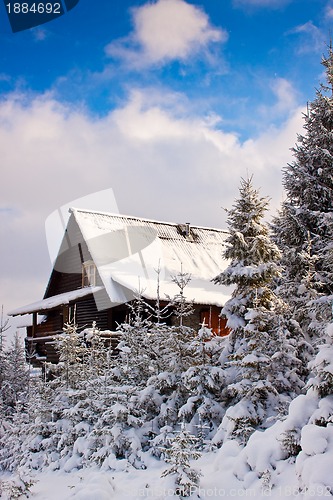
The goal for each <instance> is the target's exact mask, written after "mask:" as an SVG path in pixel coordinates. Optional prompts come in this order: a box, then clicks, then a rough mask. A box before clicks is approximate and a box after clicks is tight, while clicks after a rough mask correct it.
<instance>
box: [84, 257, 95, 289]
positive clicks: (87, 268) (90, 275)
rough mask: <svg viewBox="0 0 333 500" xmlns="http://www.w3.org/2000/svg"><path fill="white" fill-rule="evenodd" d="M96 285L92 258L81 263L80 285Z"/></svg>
mask: <svg viewBox="0 0 333 500" xmlns="http://www.w3.org/2000/svg"><path fill="white" fill-rule="evenodd" d="M95 285H96V266H95V264H94V263H93V261H92V260H88V261H87V262H84V263H83V264H82V287H85V286H95Z"/></svg>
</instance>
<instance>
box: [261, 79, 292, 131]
mask: <svg viewBox="0 0 333 500" xmlns="http://www.w3.org/2000/svg"><path fill="white" fill-rule="evenodd" d="M270 88H271V90H272V93H273V95H274V96H275V98H276V102H275V103H274V104H273V105H271V106H266V105H262V106H261V107H260V112H261V114H262V116H263V117H265V120H266V121H268V120H270V121H271V122H272V121H274V119H276V118H278V117H281V116H282V117H283V116H288V115H290V114H292V113H293V112H294V111H295V108H297V92H296V90H295V88H294V87H293V85H292V84H291V82H289V81H288V80H286V79H285V78H275V79H274V80H273V81H272V82H271V83H270Z"/></svg>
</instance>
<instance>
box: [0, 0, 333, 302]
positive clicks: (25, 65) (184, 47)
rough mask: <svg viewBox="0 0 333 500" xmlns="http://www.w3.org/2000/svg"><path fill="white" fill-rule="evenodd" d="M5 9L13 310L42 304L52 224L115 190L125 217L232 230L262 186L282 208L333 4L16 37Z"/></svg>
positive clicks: (86, 13)
mask: <svg viewBox="0 0 333 500" xmlns="http://www.w3.org/2000/svg"><path fill="white" fill-rule="evenodd" d="M96 4H98V6H97V7H96ZM0 7H1V8H0V46H1V50H0V61H1V67H0V155H1V169H2V182H1V184H2V195H1V206H0V218H1V226H0V230H1V234H0V237H1V241H2V248H1V254H2V255H1V259H0V265H1V267H2V270H1V276H2V283H1V284H0V288H1V297H0V301H1V303H3V304H4V308H5V311H6V310H10V309H13V308H15V307H18V306H20V305H23V304H25V303H28V302H32V301H34V300H38V299H40V298H41V297H42V296H43V293H44V289H45V286H46V283H47V279H48V275H49V272H50V266H51V264H50V259H49V256H48V250H47V242H46V238H45V230H44V224H45V220H46V218H47V217H48V215H49V214H50V213H51V212H53V211H54V210H57V209H58V208H59V207H61V206H63V205H65V204H70V203H71V201H72V200H76V199H78V198H81V197H84V196H88V195H89V194H92V193H96V192H99V191H101V190H103V189H112V190H113V193H114V197H115V199H116V201H117V205H118V209H119V211H120V212H123V213H127V214H132V215H138V216H143V217H149V218H154V219H160V220H170V221H175V222H184V221H190V222H192V223H193V224H201V225H208V226H217V227H224V225H225V214H224V211H223V209H222V207H230V206H231V204H232V202H233V199H234V197H235V196H237V189H238V185H239V180H240V177H242V176H246V175H249V174H254V183H255V184H256V185H257V186H258V187H261V188H262V189H261V192H262V194H263V195H268V196H270V197H271V199H272V204H271V206H272V212H274V210H276V208H277V207H278V205H279V203H280V201H281V199H282V197H283V192H282V187H281V170H282V168H283V167H284V166H285V165H286V163H287V162H288V161H290V160H291V159H292V156H291V152H290V148H291V147H292V146H293V145H294V144H295V141H296V137H297V133H301V132H302V112H303V111H304V109H305V106H306V102H307V101H308V100H312V99H313V98H314V95H315V88H316V87H318V86H319V82H320V81H323V79H324V75H323V67H322V66H321V64H320V60H321V57H322V55H323V54H324V53H325V52H326V48H327V43H329V37H330V33H331V27H332V21H333V1H331V0H202V1H185V0H157V1H156V0H155V1H150V2H145V1H144V0H141V1H139V0H137V1H126V0H122V1H120V0H117V1H112V0H99V1H98V2H93V1H92V0H80V2H79V4H78V5H77V6H76V7H75V8H74V9H73V10H71V11H70V12H68V13H67V14H66V15H64V16H62V17H60V18H59V19H57V20H54V21H52V22H50V23H46V24H44V25H42V26H40V27H37V28H34V29H31V30H27V31H24V32H19V33H16V34H12V33H11V32H10V30H9V26H8V22H7V19H6V17H5V12H4V6H3V5H2V4H1V6H0ZM111 205H112V203H110V210H111V209H114V206H111ZM87 208H89V207H87ZM103 208H105V206H104V205H103Z"/></svg>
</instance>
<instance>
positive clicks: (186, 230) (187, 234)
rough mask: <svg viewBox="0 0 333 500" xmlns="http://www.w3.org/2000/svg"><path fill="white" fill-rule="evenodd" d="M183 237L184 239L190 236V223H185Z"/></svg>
mask: <svg viewBox="0 0 333 500" xmlns="http://www.w3.org/2000/svg"><path fill="white" fill-rule="evenodd" d="M185 236H186V238H187V237H188V236H190V223H189V222H185Z"/></svg>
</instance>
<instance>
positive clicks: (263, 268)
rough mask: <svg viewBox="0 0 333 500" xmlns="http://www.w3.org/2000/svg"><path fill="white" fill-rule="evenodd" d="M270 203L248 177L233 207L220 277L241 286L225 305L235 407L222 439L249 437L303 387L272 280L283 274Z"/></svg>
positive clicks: (225, 357)
mask: <svg viewBox="0 0 333 500" xmlns="http://www.w3.org/2000/svg"><path fill="white" fill-rule="evenodd" d="M267 207H268V200H267V198H263V197H260V196H259V193H258V191H257V190H255V189H254V188H253V186H252V179H247V180H243V179H242V181H241V186H240V197H239V199H238V200H236V202H235V203H234V205H233V208H232V209H231V210H228V211H227V212H228V226H229V236H228V238H227V248H226V250H225V252H224V256H225V258H226V259H229V260H230V264H229V265H228V267H227V268H226V269H225V270H224V271H223V272H222V273H221V274H220V275H219V276H217V277H216V278H215V280H214V281H215V282H216V283H221V284H224V285H234V286H235V289H234V291H233V293H232V297H231V299H230V300H229V301H227V303H226V304H225V306H224V308H223V309H222V314H223V315H225V316H226V317H227V320H228V321H227V326H228V327H229V328H230V329H231V332H230V334H229V337H228V341H227V344H226V347H225V349H224V351H223V353H222V355H221V363H222V367H223V368H224V369H225V372H226V378H227V380H226V384H227V385H226V388H225V390H224V394H223V396H224V399H225V404H226V405H227V406H229V408H228V410H227V412H226V414H225V416H224V418H223V421H222V424H221V428H220V431H221V432H218V433H217V436H216V438H215V441H216V442H217V443H218V442H221V441H223V440H224V439H225V438H230V437H234V438H237V439H238V440H239V441H240V442H242V443H245V442H246V441H247V439H248V437H249V435H250V434H251V433H252V432H253V431H254V430H255V429H256V428H262V427H265V426H267V425H269V424H268V422H269V420H270V419H271V418H272V417H273V416H276V415H277V414H278V413H279V412H281V411H283V409H284V406H285V405H286V404H287V403H288V402H289V401H290V399H291V398H292V397H294V396H295V394H297V393H298V392H299V391H300V388H301V387H302V381H301V380H300V378H299V375H298V369H299V365H300V361H299V360H298V359H297V356H296V349H297V341H296V340H295V339H293V333H294V332H293V333H292V332H290V331H289V330H288V321H287V320H286V319H285V311H284V308H283V304H282V303H281V301H280V300H279V299H278V298H277V297H276V296H275V295H274V293H273V292H272V290H271V284H272V280H273V279H274V278H276V277H278V276H279V267H278V264H277V262H278V260H279V258H280V252H279V250H278V248H277V246H276V245H275V244H274V243H273V242H272V241H271V240H270V237H269V233H268V228H267V226H266V225H265V224H264V222H263V217H264V214H265V212H266V210H267Z"/></svg>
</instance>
